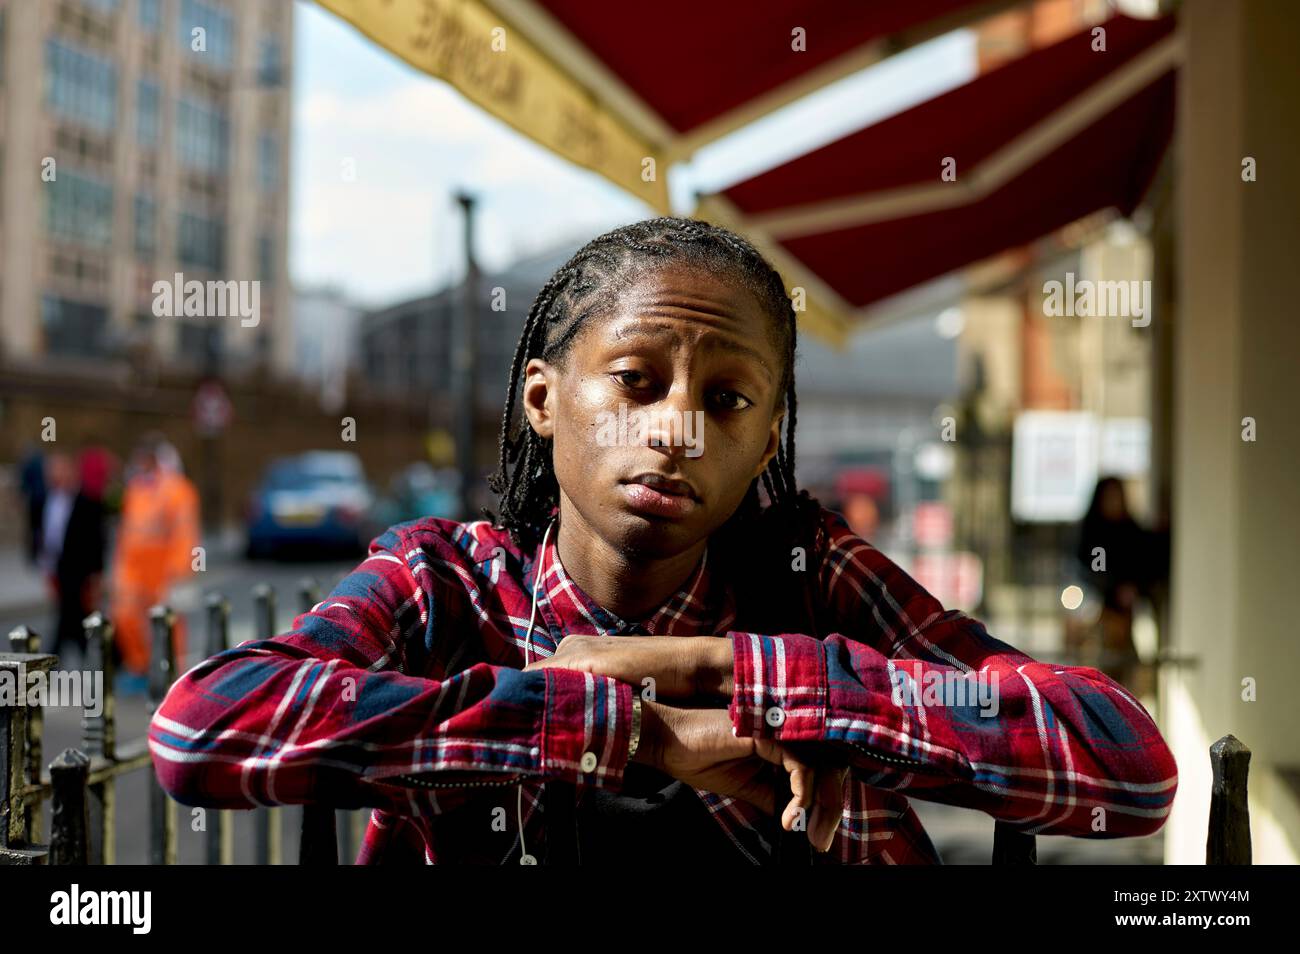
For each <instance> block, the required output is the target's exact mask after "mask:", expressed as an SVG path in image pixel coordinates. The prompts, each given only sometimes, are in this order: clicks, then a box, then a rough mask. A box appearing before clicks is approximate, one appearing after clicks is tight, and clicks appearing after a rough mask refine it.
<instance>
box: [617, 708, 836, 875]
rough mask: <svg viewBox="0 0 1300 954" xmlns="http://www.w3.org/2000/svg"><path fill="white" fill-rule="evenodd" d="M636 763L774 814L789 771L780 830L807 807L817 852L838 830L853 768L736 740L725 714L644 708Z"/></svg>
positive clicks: (772, 744) (765, 742)
mask: <svg viewBox="0 0 1300 954" xmlns="http://www.w3.org/2000/svg"><path fill="white" fill-rule="evenodd" d="M633 761H636V762H644V763H645V764H647V765H650V766H652V767H653V768H656V769H658V770H659V771H661V772H663V773H665V774H667V775H671V776H672V777H673V778H676V779H679V780H681V781H683V782H685V783H686V784H688V785H691V786H692V787H694V788H699V789H703V790H705V791H709V792H714V793H716V794H718V795H727V796H730V797H733V798H739V799H742V800H743V801H746V802H749V803H750V804H751V805H754V806H755V807H757V808H759V809H760V810H762V811H764V812H767V813H768V814H772V813H774V812H775V811H776V809H777V805H776V793H775V789H774V788H773V784H772V783H773V779H774V777H775V773H776V772H779V771H784V772H788V773H789V775H790V795H791V799H790V802H789V804H788V805H786V806H784V810H783V811H782V813H781V827H782V828H784V829H785V830H786V831H792V830H793V828H794V824H795V821H796V819H797V818H798V816H799V811H800V809H802V810H803V812H804V819H805V825H806V826H807V832H808V840H809V841H810V842H812V845H813V847H814V848H816V849H817V850H818V851H826V850H828V849H829V848H830V845H831V842H832V840H833V839H834V837H835V831H836V829H837V828H838V827H839V823H840V817H841V813H842V811H843V807H844V802H843V791H844V779H845V776H846V775H847V774H848V769H847V766H846V767H844V768H842V769H841V768H836V767H833V766H823V767H820V768H814V767H813V766H812V765H810V764H809V763H808V762H807V761H806V760H804V759H801V758H799V757H798V756H796V755H795V754H794V753H793V752H792V751H791V749H790V748H789V747H787V746H784V745H782V744H781V743H779V742H777V741H775V740H773V739H763V738H752V737H744V738H737V737H736V736H735V735H733V734H732V724H731V717H730V716H729V715H728V713H727V711H726V710H725V709H680V708H677V707H674V706H668V705H664V704H663V703H658V702H648V701H647V702H642V722H641V744H640V746H639V747H638V748H637V753H636V755H635V756H634V757H633ZM814 802H815V804H814Z"/></svg>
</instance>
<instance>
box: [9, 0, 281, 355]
mask: <svg viewBox="0 0 1300 954" xmlns="http://www.w3.org/2000/svg"><path fill="white" fill-rule="evenodd" d="M292 29H293V4H292V3H291V2H260V0H48V2H36V0H7V2H0V149H2V153H0V155H2V162H3V167H2V169H3V172H2V178H0V182H2V183H3V191H2V193H0V261H2V262H3V271H2V272H0V360H3V361H4V362H5V363H7V364H10V365H13V366H15V367H34V368H47V367H53V368H59V367H64V366H66V367H68V368H70V369H75V368H78V367H89V366H91V365H93V364H96V363H102V362H104V361H105V359H108V360H110V361H113V360H116V359H131V360H132V363H133V364H135V363H137V362H143V363H144V364H146V365H148V364H150V363H156V364H161V365H165V366H173V365H179V366H186V365H188V366H192V367H194V368H195V369H196V370H212V369H214V368H217V367H219V368H220V369H221V370H222V371H223V372H224V373H226V374H235V375H237V374H239V373H240V372H241V370H252V369H263V368H267V367H274V368H287V367H288V365H289V364H290V363H291V362H292V353H291V349H292V335H291V328H290V321H289V317H290V316H289V304H290V295H289V283H288V275H287V274H286V269H287V255H286V246H287V236H288V189H287V181H288V157H289V130H290V86H289V77H290V68H291V63H292ZM177 275H180V276H183V279H182V281H183V282H189V281H194V280H197V281H200V282H204V283H205V286H206V285H207V283H223V284H224V283H227V282H231V281H235V282H253V281H256V282H258V283H259V285H258V294H257V298H256V301H257V315H256V320H255V321H254V320H253V318H252V317H250V316H248V313H247V312H245V315H246V317H244V318H243V319H241V318H239V317H230V316H226V317H222V316H220V315H213V314H211V313H205V314H203V315H201V316H196V315H190V316H189V317H185V316H183V315H180V316H178V315H175V314H173V313H168V314H164V315H161V316H160V315H158V314H157V313H156V311H157V309H155V303H156V297H157V296H156V293H155V289H154V286H155V283H156V282H159V281H164V282H168V283H174V282H175V281H176V278H177ZM246 287H247V286H246ZM250 298H251V295H249V294H247V293H246V294H245V302H246V303H248V300H249V299H250ZM205 299H206V296H205ZM163 310H164V311H166V309H163ZM179 310H181V309H179V308H175V309H172V311H173V312H174V311H179ZM232 310H233V309H232Z"/></svg>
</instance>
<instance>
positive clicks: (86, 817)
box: [0, 579, 369, 865]
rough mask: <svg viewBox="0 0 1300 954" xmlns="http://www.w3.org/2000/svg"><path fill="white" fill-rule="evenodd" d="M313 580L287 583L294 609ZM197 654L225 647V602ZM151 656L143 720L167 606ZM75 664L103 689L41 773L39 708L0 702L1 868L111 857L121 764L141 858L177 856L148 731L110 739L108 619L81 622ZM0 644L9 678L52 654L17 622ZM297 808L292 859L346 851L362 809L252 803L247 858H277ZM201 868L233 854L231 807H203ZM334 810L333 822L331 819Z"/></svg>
mask: <svg viewBox="0 0 1300 954" xmlns="http://www.w3.org/2000/svg"><path fill="white" fill-rule="evenodd" d="M318 593H319V588H318V586H317V584H316V582H315V581H314V580H310V579H305V580H303V581H302V582H301V583H300V584H299V587H298V597H299V604H300V606H301V607H302V612H307V611H309V610H310V609H311V608H312V607H313V606H314V605H315V604H316V602H317V600H318V598H319V597H318ZM252 596H253V605H254V627H255V628H254V632H255V635H256V637H257V638H259V639H265V638H269V637H271V636H274V635H276V633H277V632H278V627H277V624H276V594H275V591H274V589H272V588H271V587H270V586H268V585H266V584H260V585H258V586H256V587H254V588H253V592H252ZM205 609H206V618H207V633H206V643H205V647H204V655H205V658H207V657H211V656H214V655H216V654H217V653H219V652H223V651H224V650H226V649H228V648H230V642H229V630H230V603H229V601H228V600H227V599H226V598H225V597H224V596H222V595H220V594H217V593H213V594H209V595H208V597H207V599H206V605H205ZM149 618H150V633H151V643H152V654H151V657H150V665H149V673H148V688H147V691H146V702H147V713H148V715H149V717H150V718H152V716H153V714H154V712H156V711H157V709H158V707H159V706H160V705H161V704H162V701H163V699H164V698H165V697H166V695H167V691H168V689H170V688H171V685H172V682H173V681H174V680H175V678H176V665H175V660H174V658H173V650H172V646H173V643H172V636H173V630H174V627H175V614H174V613H173V611H172V610H171V609H170V608H168V607H166V606H155V607H153V608H152V609H151V610H150V611H149ZM84 627H85V633H86V657H85V664H84V665H85V669H86V671H88V672H96V673H102V674H103V681H104V693H103V698H102V700H101V701H102V705H101V706H100V707H99V712H98V714H97V715H94V716H91V715H84V716H83V718H82V722H81V728H82V739H81V746H80V748H68V749H64V750H63V752H62V753H60V754H59V756H58V757H57V758H55V759H54V760H52V761H51V762H50V763H49V765H48V766H47V770H46V771H45V772H42V771H41V770H40V766H41V762H42V750H43V741H44V715H43V711H42V707H40V706H26V705H22V706H9V705H0V864H43V863H49V864H114V863H115V862H116V859H117V845H116V821H117V807H118V806H117V782H118V780H119V779H121V778H122V777H123V776H126V775H128V774H130V773H132V772H137V771H141V770H143V771H145V772H146V774H147V776H148V784H149V799H148V837H149V852H148V859H149V863H150V864H155V865H168V864H175V863H176V851H177V822H176V806H177V804H178V803H177V802H176V801H175V800H173V799H172V798H171V797H170V796H168V795H167V793H166V792H164V791H163V789H162V786H161V785H159V784H158V779H157V777H156V775H155V774H154V772H153V762H152V759H151V756H150V754H149V747H148V738H147V735H144V736H141V737H139V738H136V739H132V740H131V741H129V742H125V743H121V744H119V742H118V740H117V718H116V716H117V712H116V707H117V699H116V690H115V681H116V680H115V677H116V672H115V666H114V659H115V656H114V652H113V635H114V634H113V627H112V625H111V623H109V622H108V620H107V619H105V617H104V616H103V614H101V613H99V612H95V613H92V614H91V615H90V616H88V617H87V618H86V620H85V622H84ZM8 648H9V650H10V651H9V652H7V653H5V652H0V671H8V672H10V673H12V674H13V676H14V677H16V678H17V679H18V680H21V679H23V678H24V677H30V674H32V673H43V674H46V676H47V678H48V674H49V673H50V672H51V670H53V669H54V667H55V665H56V664H57V662H58V657H57V656H53V655H50V654H43V653H41V652H39V649H40V638H39V636H38V635H37V634H36V633H35V632H34V631H32V630H31V629H29V628H28V627H26V626H19V627H17V628H15V629H14V630H13V631H12V632H11V633H10V634H9V647H8ZM47 799H48V800H49V801H50V803H51V825H50V827H51V832H50V839H49V841H48V843H46V842H43V841H42V812H41V808H42V805H43V803H44V802H45V801H46V800H47ZM291 810H292V811H293V812H294V814H300V816H301V835H300V838H299V859H298V860H299V863H300V864H338V863H339V857H340V854H342V856H343V857H346V858H351V857H354V856H355V849H354V846H355V845H357V844H359V841H360V836H361V831H362V826H363V825H364V823H365V819H366V817H367V816H368V815H369V812H368V811H365V810H347V809H337V810H336V809H334V808H331V807H329V806H325V805H302V806H285V807H279V808H258V809H255V810H254V812H255V815H254V838H253V857H254V860H255V862H256V863H258V864H280V863H282V860H283V852H282V847H281V846H282V840H281V839H282V821H283V816H284V813H285V812H286V811H291ZM205 811H206V813H207V816H206V819H205V835H206V838H205V840H206V852H205V860H206V862H207V863H208V864H231V863H233V860H234V826H233V824H232V823H233V817H232V815H231V810H225V809H205ZM336 816H337V819H336Z"/></svg>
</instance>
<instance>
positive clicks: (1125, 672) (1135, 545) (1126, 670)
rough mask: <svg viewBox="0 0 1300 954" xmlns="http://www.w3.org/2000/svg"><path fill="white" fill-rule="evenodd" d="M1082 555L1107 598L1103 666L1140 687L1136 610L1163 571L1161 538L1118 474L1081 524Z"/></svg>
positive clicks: (1104, 481)
mask: <svg viewBox="0 0 1300 954" xmlns="http://www.w3.org/2000/svg"><path fill="white" fill-rule="evenodd" d="M1076 556H1077V557H1078V559H1079V562H1080V564H1081V566H1082V569H1083V571H1084V573H1085V577H1086V578H1087V579H1088V580H1090V581H1091V582H1092V584H1093V586H1094V587H1095V588H1096V590H1097V592H1098V593H1099V594H1100V596H1101V604H1102V606H1101V617H1100V633H1099V636H1100V640H1099V642H1100V646H1099V649H1100V659H1099V662H1098V664H1097V668H1098V669H1100V670H1101V671H1102V672H1104V673H1106V674H1107V675H1108V676H1111V677H1112V678H1113V679H1115V680H1116V681H1117V682H1120V683H1122V684H1123V685H1125V686H1128V687H1129V688H1130V689H1136V688H1137V687H1136V682H1137V679H1138V670H1139V668H1140V660H1139V657H1138V652H1137V647H1136V646H1135V645H1134V642H1133V611H1134V608H1135V606H1136V604H1137V598H1138V596H1139V595H1140V594H1142V593H1148V592H1149V591H1150V587H1151V585H1152V584H1153V583H1154V582H1156V578H1157V576H1158V574H1159V572H1160V570H1161V566H1162V564H1161V561H1160V558H1159V553H1158V547H1157V539H1156V536H1155V535H1154V534H1151V533H1150V532H1148V531H1147V530H1144V529H1143V528H1142V527H1141V526H1139V525H1138V522H1137V521H1136V520H1135V519H1134V518H1133V515H1132V514H1131V513H1130V512H1129V509H1128V502H1127V500H1126V499H1125V495H1124V484H1123V483H1122V482H1121V481H1120V479H1119V478H1118V477H1113V476H1107V477H1102V478H1101V479H1100V480H1098V481H1097V486H1096V487H1095V488H1094V489H1093V494H1092V502H1091V504H1090V505H1089V507H1088V512H1087V513H1086V514H1085V515H1084V518H1083V523H1082V524H1081V525H1080V528H1079V535H1078V541H1077V548H1076Z"/></svg>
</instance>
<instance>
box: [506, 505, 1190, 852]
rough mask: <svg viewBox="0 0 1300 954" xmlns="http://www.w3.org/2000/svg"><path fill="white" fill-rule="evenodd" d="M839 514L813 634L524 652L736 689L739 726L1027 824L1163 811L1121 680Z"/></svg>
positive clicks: (1142, 819) (1099, 828) (1098, 826)
mask: <svg viewBox="0 0 1300 954" xmlns="http://www.w3.org/2000/svg"><path fill="white" fill-rule="evenodd" d="M833 516H834V519H833V520H832V521H831V524H830V526H831V530H832V547H831V550H830V553H829V555H828V559H827V562H826V566H825V567H824V569H823V592H824V596H825V598H826V599H827V600H828V601H829V603H830V605H831V606H832V609H833V610H834V616H835V618H836V620H837V623H838V626H837V631H836V632H833V633H831V634H830V635H829V636H827V637H825V638H824V639H816V638H814V637H812V636H808V635H803V634H798V633H791V634H782V635H759V634H754V633H742V632H730V633H726V634H722V636H723V637H724V638H717V637H698V638H695V637H690V638H687V637H681V638H670V639H665V638H662V637H654V636H650V637H620V638H619V639H617V640H607V639H594V638H583V637H568V638H566V639H565V640H563V641H562V642H561V643H560V649H559V652H558V653H557V654H556V655H555V656H553V657H551V658H549V659H546V660H543V661H541V662H539V663H534V664H533V665H532V666H531V667H530V668H549V667H562V668H567V669H570V670H577V671H582V672H588V673H593V674H599V675H606V676H613V677H614V678H617V679H619V680H621V681H625V682H628V683H631V684H632V685H633V686H639V685H641V684H642V682H643V680H644V679H645V678H646V677H647V676H648V677H652V678H653V679H654V680H655V681H654V685H655V688H656V694H657V696H658V697H661V698H663V699H667V700H674V701H677V700H680V701H686V700H691V699H694V700H696V703H697V704H698V702H699V701H700V700H701V698H702V697H707V696H709V695H712V696H713V698H714V700H715V701H727V700H729V707H728V709H727V715H728V717H729V720H730V723H731V728H732V731H733V732H734V734H735V735H737V736H738V737H753V738H758V739H770V740H773V741H775V742H778V743H780V744H782V745H783V746H786V747H788V748H789V749H790V750H792V751H794V752H796V753H799V755H800V757H801V758H803V759H804V760H805V761H807V762H809V763H821V764H832V765H834V764H839V765H843V766H846V767H847V769H848V770H849V771H851V772H852V773H853V775H854V777H855V778H856V779H858V780H859V781H862V782H864V783H866V784H868V785H872V786H875V787H878V788H889V789H895V790H898V791H902V792H905V793H907V794H908V795H913V796H915V797H918V798H923V799H928V800H931V801H938V802H945V803H948V804H953V805H959V806H961V807H965V808H973V809H977V810H980V811H984V812H986V813H987V814H989V815H991V816H993V817H994V818H997V819H999V820H1001V821H1005V822H1007V823H1009V824H1012V825H1014V826H1015V827H1017V828H1020V829H1021V830H1023V831H1025V832H1027V833H1031V834H1056V835H1076V836H1084V837H1096V838H1116V837H1127V836H1134V835H1148V834H1151V833H1152V832H1155V831H1156V830H1158V829H1159V828H1160V827H1161V826H1162V825H1163V824H1164V821H1165V819H1166V818H1167V817H1168V813H1169V810H1170V808H1171V806H1172V803H1173V798H1174V794H1175V792H1176V790H1177V784H1178V774H1177V767H1176V765H1175V763H1174V760H1173V757H1172V755H1171V754H1170V751H1169V748H1168V746H1167V745H1166V744H1165V742H1164V740H1163V738H1162V737H1161V735H1160V732H1159V730H1158V729H1157V727H1156V725H1155V722H1154V721H1153V720H1152V718H1151V716H1150V715H1149V714H1148V713H1147V711H1146V709H1144V708H1143V707H1142V705H1141V704H1140V703H1139V702H1138V701H1137V700H1136V699H1135V698H1134V697H1133V696H1132V694H1130V693H1129V692H1128V691H1127V690H1125V689H1124V688H1123V687H1122V686H1121V685H1119V684H1118V683H1117V682H1115V681H1114V680H1113V679H1111V678H1109V677H1108V676H1106V675H1104V674H1103V673H1101V672H1099V671H1097V670H1095V669H1091V668H1086V667H1062V666H1054V665H1051V664H1049V663H1045V662H1040V661H1038V660H1035V659H1032V658H1031V657H1029V656H1027V655H1026V654H1024V653H1022V652H1020V651H1018V650H1016V649H1015V648H1013V647H1012V646H1009V645H1007V644H1006V643H1003V642H1001V641H1000V640H998V639H996V638H994V637H993V636H991V635H989V633H988V631H987V630H986V629H985V627H984V625H983V624H982V623H981V622H979V621H978V620H975V619H973V618H971V617H968V616H966V615H965V614H963V613H961V612H958V611H955V610H945V609H944V608H943V606H942V605H941V604H940V603H939V602H938V601H937V600H935V599H934V598H933V597H932V596H931V595H930V594H929V593H927V592H926V591H925V590H924V589H922V588H921V587H920V586H919V585H917V584H916V583H915V582H914V581H913V580H912V579H911V578H910V577H908V576H907V574H905V573H904V572H903V571H902V570H901V569H900V568H898V567H897V566H895V565H894V564H893V563H891V562H890V561H889V560H888V559H886V558H885V557H884V556H883V555H882V554H881V553H879V551H877V550H875V549H874V548H873V547H871V546H870V544H868V543H866V542H865V541H864V540H862V539H861V538H860V537H857V536H855V535H853V534H852V533H851V531H849V529H848V528H847V526H846V525H844V524H843V522H842V520H841V519H840V518H838V516H837V515H833ZM814 827H815V826H814Z"/></svg>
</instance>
